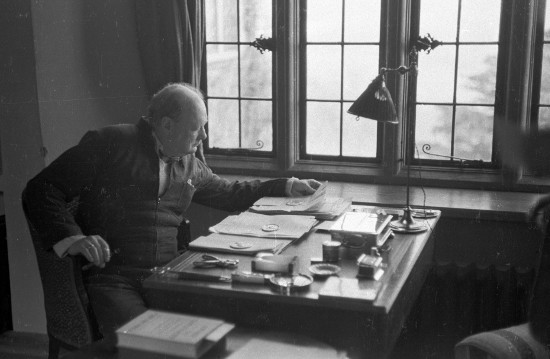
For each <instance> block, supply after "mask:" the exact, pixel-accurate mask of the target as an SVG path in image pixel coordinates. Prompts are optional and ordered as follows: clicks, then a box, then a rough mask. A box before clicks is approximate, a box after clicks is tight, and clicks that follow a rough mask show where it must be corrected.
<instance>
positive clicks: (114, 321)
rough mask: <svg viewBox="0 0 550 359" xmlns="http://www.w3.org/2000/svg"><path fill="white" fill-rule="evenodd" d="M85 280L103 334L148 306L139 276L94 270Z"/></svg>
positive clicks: (114, 328)
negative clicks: (98, 272)
mask: <svg viewBox="0 0 550 359" xmlns="http://www.w3.org/2000/svg"><path fill="white" fill-rule="evenodd" d="M132 277H133V278H132ZM85 282H86V289H87V291H88V297H89V298H90V304H91V306H92V309H93V311H94V316H95V318H96V321H97V324H98V329H99V331H100V333H101V334H103V336H106V335H109V334H112V333H114V332H115V330H116V329H118V328H119V327H120V326H122V325H123V324H125V323H127V322H128V321H130V319H132V318H134V317H136V316H138V315H139V314H141V313H143V312H145V311H146V310H147V304H146V303H145V300H144V299H143V288H142V286H141V282H142V276H136V277H134V276H123V275H119V274H95V275H91V276H89V277H88V278H86V279H85Z"/></svg>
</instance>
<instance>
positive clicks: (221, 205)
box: [193, 160, 288, 212]
mask: <svg viewBox="0 0 550 359" xmlns="http://www.w3.org/2000/svg"><path fill="white" fill-rule="evenodd" d="M196 165H197V172H198V181H197V183H196V191H195V194H194V196H193V202H195V203H199V204H202V205H205V206H208V207H213V208H217V209H222V210H226V211H230V212H234V211H244V210H246V209H248V208H249V207H250V206H251V205H252V204H254V202H256V201H257V200H258V199H260V198H262V197H266V196H269V197H283V196H285V189H286V182H287V181H288V179H287V178H279V179H273V180H267V181H260V180H253V181H243V182H239V181H235V182H230V181H228V180H226V179H223V178H220V177H219V176H217V175H216V174H214V173H212V170H211V169H210V168H208V167H207V166H206V165H205V164H203V163H202V162H201V161H198V160H197V161H196Z"/></svg>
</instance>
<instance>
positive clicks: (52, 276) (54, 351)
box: [22, 192, 191, 359]
mask: <svg viewBox="0 0 550 359" xmlns="http://www.w3.org/2000/svg"><path fill="white" fill-rule="evenodd" d="M22 200H23V211H24V212H25V216H26V218H27V223H28V226H29V230H30V233H31V238H32V242H33V245H34V250H35V253H36V259H37V262H38V269H39V272H40V279H41V281H42V288H43V291H44V307H45V310H46V327H47V332H48V339H49V355H48V358H49V359H56V358H58V356H59V353H60V350H61V348H64V349H66V350H69V351H72V350H76V349H78V348H80V347H82V346H84V345H88V344H91V343H92V342H93V341H95V340H98V339H101V334H100V332H99V330H98V327H97V323H96V321H95V317H94V316H93V312H92V308H91V305H90V302H89V299H88V294H87V292H86V287H85V285H84V282H83V277H82V266H83V265H85V264H86V263H88V262H87V261H86V260H85V259H84V258H83V257H81V256H66V257H64V258H59V256H58V255H57V254H56V253H55V252H54V251H53V250H51V249H50V250H46V249H44V248H43V246H42V241H41V239H40V236H39V235H38V232H37V231H36V229H35V228H34V226H33V225H32V223H31V222H30V221H29V220H28V216H27V208H28V206H29V205H31V204H30V203H28V201H27V199H26V196H25V192H23V196H22ZM71 203H72V204H71V208H72V211H73V212H74V213H76V210H77V207H78V200H75V201H73V202H71ZM177 240H178V251H179V252H180V253H181V252H184V251H185V250H187V246H188V244H189V242H190V240H191V232H190V225H189V220H187V219H184V220H183V221H182V223H181V224H180V226H179V228H178V234H177Z"/></svg>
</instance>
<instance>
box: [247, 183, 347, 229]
mask: <svg viewBox="0 0 550 359" xmlns="http://www.w3.org/2000/svg"><path fill="white" fill-rule="evenodd" d="M326 187H327V182H325V183H323V184H322V185H321V187H319V188H318V189H317V191H315V193H314V194H312V195H311V196H303V197H263V198H260V199H259V200H257V201H256V202H255V203H254V204H253V205H252V207H250V210H251V211H254V212H257V213H263V214H299V215H306V216H314V217H315V218H317V219H321V220H330V219H334V218H336V217H338V216H339V215H341V214H342V213H344V212H345V211H347V210H348V209H349V207H350V206H351V199H344V198H339V197H335V198H327V197H326Z"/></svg>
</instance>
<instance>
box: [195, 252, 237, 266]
mask: <svg viewBox="0 0 550 359" xmlns="http://www.w3.org/2000/svg"><path fill="white" fill-rule="evenodd" d="M201 258H202V259H201V260H200V261H194V262H193V266H194V267H197V268H213V267H221V268H236V267H237V266H238V264H239V260H238V259H222V258H218V257H216V256H213V255H211V254H203V255H202V257H201Z"/></svg>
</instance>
